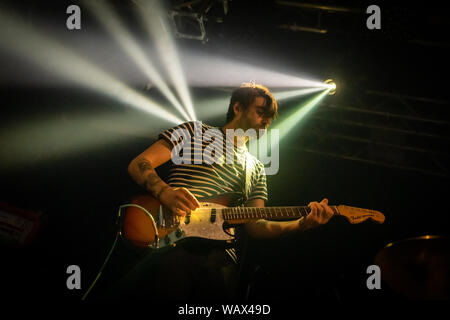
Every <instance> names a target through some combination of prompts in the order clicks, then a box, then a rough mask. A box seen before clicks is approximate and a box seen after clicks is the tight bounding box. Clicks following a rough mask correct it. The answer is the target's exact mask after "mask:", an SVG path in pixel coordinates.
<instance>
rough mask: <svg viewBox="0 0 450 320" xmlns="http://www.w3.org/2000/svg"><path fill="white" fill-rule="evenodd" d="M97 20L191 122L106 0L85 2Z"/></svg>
mask: <svg viewBox="0 0 450 320" xmlns="http://www.w3.org/2000/svg"><path fill="white" fill-rule="evenodd" d="M84 3H85V5H87V6H88V7H89V8H90V9H91V11H92V12H93V13H94V14H95V16H96V17H97V19H98V20H99V21H100V22H101V23H102V24H103V25H104V26H105V29H106V30H107V31H108V32H109V33H110V34H111V35H112V36H113V37H114V38H115V39H116V40H117V42H118V43H119V44H120V46H121V48H122V49H123V50H124V51H125V52H126V53H127V54H128V55H129V56H130V57H131V59H132V61H133V62H135V63H136V64H137V65H138V66H139V68H140V69H141V70H142V71H143V72H144V73H145V75H146V76H147V77H148V78H149V80H151V82H152V83H153V84H154V85H155V86H156V87H157V88H158V89H159V90H160V91H161V92H162V93H163V94H164V95H165V97H166V98H167V99H168V100H169V101H170V102H171V103H172V105H173V106H174V107H175V108H176V109H177V110H178V111H179V112H180V113H181V115H182V116H183V117H184V118H185V119H186V120H191V119H190V117H189V116H188V115H187V114H186V112H185V111H184V109H183V107H182V106H181V104H180V103H179V101H178V100H177V98H176V97H175V96H174V94H173V93H172V92H171V90H170V89H169V87H168V86H167V85H166V83H165V82H164V80H163V79H162V77H161V75H160V74H159V73H158V71H157V70H156V68H155V67H154V66H153V65H152V63H151V62H150V61H149V59H148V58H147V56H146V54H145V53H144V51H143V50H142V48H141V47H140V46H139V45H138V43H137V42H136V41H135V40H134V39H133V36H132V35H131V34H130V33H129V32H128V31H127V30H126V28H125V27H124V25H123V24H122V23H121V22H120V19H119V17H118V16H117V14H116V13H115V12H114V11H113V10H112V8H111V7H110V5H108V4H107V3H106V2H105V1H104V0H96V1H92V0H91V1H86V0H85V1H84Z"/></svg>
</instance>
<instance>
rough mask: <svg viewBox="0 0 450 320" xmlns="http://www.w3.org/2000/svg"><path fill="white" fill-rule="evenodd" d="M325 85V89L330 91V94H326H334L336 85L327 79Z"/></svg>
mask: <svg viewBox="0 0 450 320" xmlns="http://www.w3.org/2000/svg"><path fill="white" fill-rule="evenodd" d="M324 82H325V83H326V85H327V87H328V88H329V89H330V92H328V94H329V95H330V96H331V95H333V94H335V93H336V83H335V82H334V81H333V80H332V79H327V80H325V81H324Z"/></svg>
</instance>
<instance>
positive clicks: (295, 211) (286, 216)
mask: <svg viewBox="0 0 450 320" xmlns="http://www.w3.org/2000/svg"><path fill="white" fill-rule="evenodd" d="M330 208H332V209H333V211H334V212H335V214H338V210H337V208H336V206H330ZM310 212H311V208H310V207H308V206H299V207H263V208H258V207H232V208H224V209H222V217H223V219H224V220H225V221H226V222H228V223H230V224H241V223H246V222H248V221H251V220H258V219H265V220H293V219H298V218H301V217H306V216H307V215H308V214H309V213H310Z"/></svg>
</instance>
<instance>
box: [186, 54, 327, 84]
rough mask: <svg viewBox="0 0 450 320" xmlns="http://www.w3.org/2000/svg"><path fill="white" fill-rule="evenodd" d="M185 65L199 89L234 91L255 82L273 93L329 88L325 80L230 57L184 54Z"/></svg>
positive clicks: (190, 81) (188, 74) (189, 78)
mask: <svg viewBox="0 0 450 320" xmlns="http://www.w3.org/2000/svg"><path fill="white" fill-rule="evenodd" d="M181 58H182V62H183V66H184V67H185V72H186V77H187V80H188V82H189V84H190V85H191V86H195V87H209V88H211V87H231V88H235V87H236V86H239V84H241V83H243V82H250V81H252V80H253V81H255V82H256V83H260V84H262V85H264V86H266V87H268V88H270V89H271V90H272V91H273V90H275V89H277V88H278V89H279V90H282V89H288V88H289V89H290V90H297V89H300V88H302V89H303V88H321V89H325V88H327V84H325V83H324V82H323V81H322V80H315V79H311V78H306V77H304V76H299V75H296V74H295V73H294V74H289V73H286V72H280V71H275V69H276V67H275V66H274V67H273V68H271V67H270V65H268V63H266V62H264V63H263V62H260V63H261V65H257V63H256V62H255V64H254V65H253V64H249V63H245V62H242V61H239V60H237V59H236V60H233V59H230V57H229V56H217V55H211V54H205V53H204V52H201V51H196V50H183V56H182V57H181Z"/></svg>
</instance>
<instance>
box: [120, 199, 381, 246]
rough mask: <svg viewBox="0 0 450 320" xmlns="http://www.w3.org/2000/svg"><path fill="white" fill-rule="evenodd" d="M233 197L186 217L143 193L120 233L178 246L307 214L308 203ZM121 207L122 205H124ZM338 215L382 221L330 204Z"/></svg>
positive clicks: (377, 215)
mask: <svg viewBox="0 0 450 320" xmlns="http://www.w3.org/2000/svg"><path fill="white" fill-rule="evenodd" d="M228 203H230V198H228V197H227V196H222V197H218V198H214V199H212V200H208V202H200V204H201V206H200V208H198V209H196V210H194V211H191V212H190V213H188V214H186V216H178V215H175V214H173V213H172V212H171V211H170V210H169V209H167V208H166V207H164V206H163V205H161V203H160V202H159V201H158V200H156V199H155V198H154V197H152V196H151V195H141V196H138V197H136V198H134V199H133V200H132V202H131V203H130V204H127V205H124V206H122V207H124V208H126V210H125V213H124V214H123V215H121V235H122V236H124V237H125V238H126V239H127V240H128V241H130V242H131V243H132V244H133V245H135V246H138V247H147V248H152V249H158V248H164V247H169V246H175V245H176V244H177V243H178V242H179V241H181V240H184V239H186V238H203V239H210V240H222V241H231V240H233V239H234V228H232V227H233V226H236V225H239V224H243V223H246V222H249V221H252V220H258V219H265V220H294V219H298V218H301V217H306V215H308V213H309V212H310V211H311V208H309V207H308V206H299V207H264V208H258V207H227V204H228ZM122 207H121V208H122ZM330 208H332V210H333V211H334V214H335V215H339V216H343V217H345V218H346V219H347V220H348V221H349V222H350V223H352V224H356V223H361V222H363V221H366V220H368V219H370V220H372V221H374V222H376V223H383V222H384V220H385V217H384V215H383V214H382V213H381V212H379V211H374V210H368V209H362V208H356V207H350V206H345V205H338V206H330Z"/></svg>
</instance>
